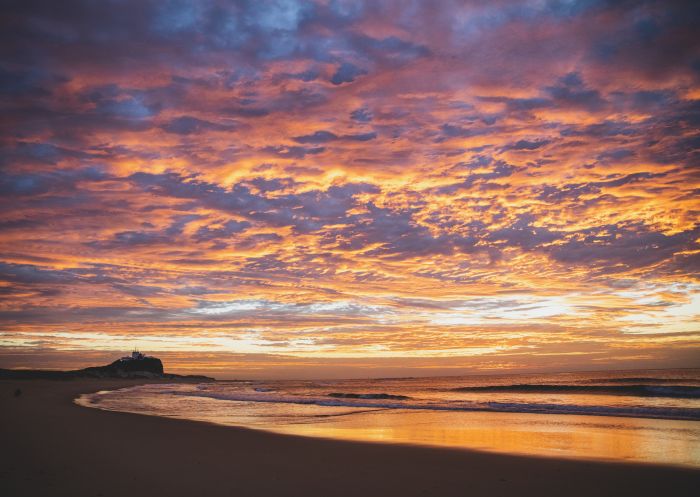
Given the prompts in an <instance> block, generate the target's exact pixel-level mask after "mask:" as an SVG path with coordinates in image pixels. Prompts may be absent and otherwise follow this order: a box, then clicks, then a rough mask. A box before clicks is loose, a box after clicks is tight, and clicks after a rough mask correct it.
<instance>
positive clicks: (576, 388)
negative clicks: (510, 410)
mask: <svg viewBox="0 0 700 497" xmlns="http://www.w3.org/2000/svg"><path fill="white" fill-rule="evenodd" d="M450 390H451V391H453V392H512V393H582V394H600V395H632V396H635V397H670V398H677V399H697V398H700V387H694V386H685V385H537V384H520V385H487V386H470V387H459V388H452V389H450Z"/></svg>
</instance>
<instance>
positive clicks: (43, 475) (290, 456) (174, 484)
mask: <svg viewBox="0 0 700 497" xmlns="http://www.w3.org/2000/svg"><path fill="white" fill-rule="evenodd" d="M146 383H173V381H172V380H160V381H153V380H128V379H125V380H113V379H76V380H68V381H50V380H0V426H3V429H2V432H3V433H2V440H3V450H2V452H1V453H2V456H0V463H1V464H0V493H2V494H4V495H12V496H16V497H21V496H39V495H72V496H73V495H74V496H81V495H86V496H87V495H91V496H95V495H101V496H112V495H115V496H117V495H118V496H122V497H123V496H124V495H125V493H126V494H127V495H129V496H130V497H136V496H139V495H151V494H153V493H156V492H157V493H159V494H162V495H183V496H184V495H205V496H208V495H212V496H217V495H229V496H230V495H261V496H262V495H290V496H291V495H299V496H302V495H304V496H310V495H329V496H332V495H338V496H344V495H348V496H350V495H358V494H360V493H366V494H369V495H387V496H392V495H397V496H398V495H402V496H405V495H416V496H418V495H421V496H425V495H435V496H451V495H455V496H456V495H465V493H466V494H469V495H474V496H479V495H489V496H491V495H508V494H513V493H517V495H524V496H528V495H533V496H535V495H537V496H543V495H553V494H555V493H557V494H568V495H570V496H577V495H581V496H583V495H593V494H596V495H610V496H613V495H614V496H624V495H630V496H631V495H634V496H640V495H658V494H659V493H661V494H662V495H663V494H672V495H689V496H690V495H694V493H695V491H696V490H697V488H698V486H700V470H698V469H694V468H687V467H679V466H670V465H654V464H648V463H626V462H608V461H599V460H590V459H572V458H561V459H558V458H550V457H540V456H521V455H510V454H502V453H495V452H486V451H483V452H481V451H477V450H472V449H451V448H444V447H434V446H421V445H413V444H403V443H383V442H374V443H372V442H354V441H346V440H336V439H328V438H314V437H302V436H296V435H285V434H278V433H272V432H269V431H264V430H258V429H252V428H239V427H231V426H222V425H217V424H214V423H207V422H198V421H190V420H182V419H172V418H164V417H157V416H149V415H142V414H134V413H124V412H116V411H108V410H102V409H94V408H85V407H82V406H80V405H78V404H76V403H75V402H74V400H75V399H76V398H77V397H79V396H80V395H81V394H87V393H93V392H96V391H98V390H113V389H117V388H124V387H127V386H136V385H140V384H146ZM16 388H20V389H22V391H23V394H22V395H21V396H20V397H17V398H15V397H14V396H13V392H14V390H15V389H16Z"/></svg>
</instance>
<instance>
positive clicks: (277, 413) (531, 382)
mask: <svg viewBox="0 0 700 497" xmlns="http://www.w3.org/2000/svg"><path fill="white" fill-rule="evenodd" d="M77 402H78V403H79V404H81V405H84V406H88V407H96V408H100V409H106V410H114V411H126V412H133V413H140V414H149V415H155V416H165V417H174V418H180V419H190V420H198V421H207V422H212V423H217V424H222V425H230V426H242V427H248V428H255V429H262V430H268V431H274V432H278V433H286V434H295V435H304V436H318V437H327V438H338V439H348V440H360V441H373V442H393V443H408V444H419V445H432V446H446V447H451V448H464V449H477V450H487V451H496V452H504V453H512V454H524V455H538V456H556V457H571V458H586V459H606V460H618V461H620V460H625V461H639V462H651V463H657V464H658V463H660V464H672V465H682V466H692V467H700V369H683V370H652V371H616V372H594V373H591V372H586V373H558V374H537V375H474V376H451V377H439V378H435V377H431V378H391V379H389V378H385V379H382V378H380V379H353V380H323V381H320V380H319V381H308V380H307V381H293V380H274V381H217V382H213V383H201V384H151V385H142V386H137V387H131V388H125V389H121V390H116V391H101V392H97V393H93V394H86V395H83V396H82V397H81V398H79V399H78V400H77Z"/></svg>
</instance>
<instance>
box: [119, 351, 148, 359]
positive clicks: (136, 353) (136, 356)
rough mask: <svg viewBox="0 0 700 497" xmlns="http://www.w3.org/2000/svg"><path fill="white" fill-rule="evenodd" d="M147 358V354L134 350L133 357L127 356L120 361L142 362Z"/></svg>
mask: <svg viewBox="0 0 700 497" xmlns="http://www.w3.org/2000/svg"><path fill="white" fill-rule="evenodd" d="M146 357H147V356H146V354H142V353H141V352H139V351H138V350H136V349H134V351H133V352H132V353H131V355H126V356H124V357H122V358H121V359H119V360H120V361H141V360H143V359H145V358H146Z"/></svg>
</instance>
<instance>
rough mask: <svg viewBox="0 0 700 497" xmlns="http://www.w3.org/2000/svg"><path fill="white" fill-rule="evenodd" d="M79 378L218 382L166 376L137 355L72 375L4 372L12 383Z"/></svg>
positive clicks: (154, 361) (154, 363) (152, 359)
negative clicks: (15, 381)
mask: <svg viewBox="0 0 700 497" xmlns="http://www.w3.org/2000/svg"><path fill="white" fill-rule="evenodd" d="M76 378H135V379H170V380H177V379H187V380H199V381H214V378H209V377H208V376H200V375H178V374H172V373H166V372H165V371H164V370H163V363H162V361H161V360H160V359H158V358H157V357H149V356H146V355H144V354H141V353H140V352H138V351H134V352H133V353H132V354H131V355H130V356H126V357H122V358H121V359H117V360H116V361H114V362H113V363H111V364H107V365H106V366H94V367H89V368H84V369H75V370H71V371H50V370H41V369H0V379H8V380H71V379H76Z"/></svg>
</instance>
